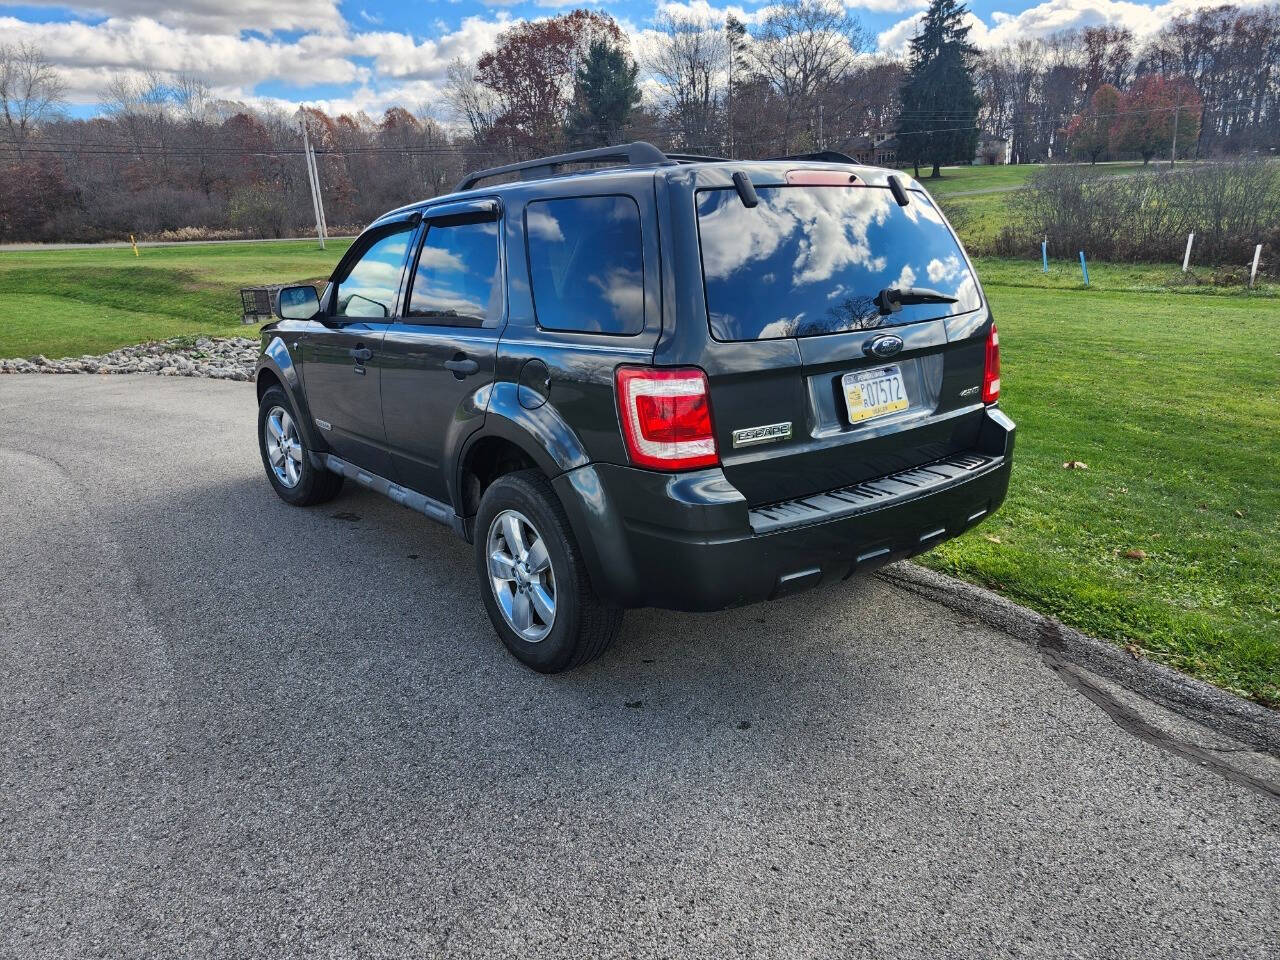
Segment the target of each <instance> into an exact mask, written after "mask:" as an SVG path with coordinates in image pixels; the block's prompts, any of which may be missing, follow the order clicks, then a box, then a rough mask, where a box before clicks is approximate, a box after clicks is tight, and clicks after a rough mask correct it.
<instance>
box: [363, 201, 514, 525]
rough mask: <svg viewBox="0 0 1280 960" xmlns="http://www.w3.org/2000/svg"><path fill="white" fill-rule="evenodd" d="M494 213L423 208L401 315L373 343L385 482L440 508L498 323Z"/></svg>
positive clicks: (486, 379)
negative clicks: (387, 458)
mask: <svg viewBox="0 0 1280 960" xmlns="http://www.w3.org/2000/svg"><path fill="white" fill-rule="evenodd" d="M500 226H501V224H500V223H499V206H498V203H497V201H496V200H492V199H485V200H472V201H464V202H460V203H453V204H447V205H445V206H442V207H437V208H434V209H429V210H428V211H426V213H425V223H424V230H423V235H422V237H421V243H420V246H419V249H418V251H417V253H416V256H415V259H414V266H413V269H412V270H411V271H410V279H409V287H408V290H407V292H406V300H405V307H404V309H403V311H402V315H401V316H400V317H398V318H396V321H395V323H393V324H391V325H390V326H389V327H388V329H387V333H386V336H385V339H384V340H383V356H384V366H383V371H382V410H383V419H384V422H385V428H386V435H387V443H388V445H389V447H390V452H391V459H392V463H393V469H394V476H395V478H396V480H397V481H398V482H400V483H401V484H403V485H404V486H406V487H409V488H410V489H413V490H416V491H418V492H419V493H423V494H425V495H426V496H429V497H431V498H433V499H435V500H440V501H442V502H448V500H449V492H448V478H447V477H446V476H445V465H447V464H449V463H450V462H452V459H451V457H450V456H449V454H450V451H452V450H454V449H458V448H460V446H461V444H462V442H463V441H464V440H465V439H466V438H467V436H469V435H470V434H471V433H472V432H473V431H474V430H475V429H476V428H477V427H478V426H479V425H480V423H481V421H482V419H483V417H484V404H483V402H482V401H481V399H479V398H477V396H476V394H477V393H478V392H481V391H482V390H483V388H484V387H485V386H486V385H488V384H490V383H492V382H493V372H494V362H495V357H496V355H497V345H498V336H499V334H500V333H501V332H502V323H503V320H504V318H505V302H504V289H505V284H504V283H503V278H502V277H503V274H502V255H501V244H500V242H499V232H500Z"/></svg>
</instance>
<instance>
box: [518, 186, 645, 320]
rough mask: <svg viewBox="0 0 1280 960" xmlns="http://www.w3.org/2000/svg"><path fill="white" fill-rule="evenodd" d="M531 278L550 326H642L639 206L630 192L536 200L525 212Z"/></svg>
mask: <svg viewBox="0 0 1280 960" xmlns="http://www.w3.org/2000/svg"><path fill="white" fill-rule="evenodd" d="M525 231H526V235H527V238H528V244H529V282H530V284H531V285H532V287H533V308H534V312H535V313H536V314H537V317H538V325H539V326H540V327H543V328H545V329H547V330H570V331H576V332H580V333H612V334H635V333H639V332H640V330H641V329H642V328H643V327H644V261H643V257H642V255H641V250H640V208H639V207H637V206H636V202H635V201H634V200H633V199H631V198H630V197H573V198H570V199H564V200H535V201H533V202H532V203H530V204H529V205H528V207H527V208H526V209H525Z"/></svg>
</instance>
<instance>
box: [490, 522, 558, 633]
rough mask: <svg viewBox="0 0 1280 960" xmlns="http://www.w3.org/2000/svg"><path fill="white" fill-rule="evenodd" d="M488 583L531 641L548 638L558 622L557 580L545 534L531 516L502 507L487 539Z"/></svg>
mask: <svg viewBox="0 0 1280 960" xmlns="http://www.w3.org/2000/svg"><path fill="white" fill-rule="evenodd" d="M485 553H486V555H487V556H488V558H489V586H490V588H491V589H492V590H493V596H494V598H495V599H496V600H497V601H498V606H499V607H500V608H501V610H502V615H503V617H504V618H506V621H507V623H508V624H509V625H510V626H511V629H513V630H514V631H515V632H516V633H518V634H520V636H521V637H523V638H524V639H525V640H527V641H529V642H530V643H537V642H538V641H540V640H543V639H545V638H546V636H547V634H548V633H550V632H551V627H552V625H553V624H554V623H555V622H556V580H555V572H554V571H553V570H552V569H551V557H550V556H548V554H547V545H546V543H545V541H543V539H542V535H541V534H540V533H538V530H537V528H536V527H534V525H533V524H532V523H530V522H529V519H528V517H526V516H525V515H524V514H523V513H520V512H518V511H516V510H503V511H502V512H501V513H500V514H498V515H497V516H496V517H494V518H493V523H491V524H489V535H488V537H487V539H486V541H485Z"/></svg>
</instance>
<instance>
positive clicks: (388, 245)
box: [333, 223, 413, 319]
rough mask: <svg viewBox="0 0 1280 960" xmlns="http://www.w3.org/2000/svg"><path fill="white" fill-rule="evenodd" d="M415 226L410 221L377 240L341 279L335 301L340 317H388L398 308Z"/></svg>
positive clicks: (335, 307) (335, 310)
mask: <svg viewBox="0 0 1280 960" xmlns="http://www.w3.org/2000/svg"><path fill="white" fill-rule="evenodd" d="M412 236H413V225H412V224H408V223H406V224H405V225H404V226H403V227H400V228H397V229H396V230H394V231H393V232H391V233H388V234H386V235H385V236H382V237H379V238H378V239H377V240H375V241H374V242H373V244H372V246H370V247H369V249H368V250H366V251H365V252H364V254H363V255H362V256H361V257H360V259H359V260H357V261H356V262H355V264H354V265H353V266H352V267H351V268H350V269H349V270H348V271H347V275H346V277H344V278H343V279H341V280H339V281H338V293H337V297H336V299H335V300H334V310H333V315H334V316H336V317H360V318H362V319H371V318H377V319H385V318H387V317H390V316H391V315H392V314H393V313H394V312H395V309H396V293H397V292H398V291H399V290H400V275H401V273H402V272H403V270H404V260H405V255H406V254H407V253H408V252H409V238H410V237H412Z"/></svg>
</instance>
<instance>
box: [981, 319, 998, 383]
mask: <svg viewBox="0 0 1280 960" xmlns="http://www.w3.org/2000/svg"><path fill="white" fill-rule="evenodd" d="M999 399H1000V335H999V334H998V333H996V325H995V324H994V323H992V324H991V331H990V332H989V333H988V334H987V362H986V365H985V367H984V368H983V370H982V402H983V403H995V402H996V401H997V400H999Z"/></svg>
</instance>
